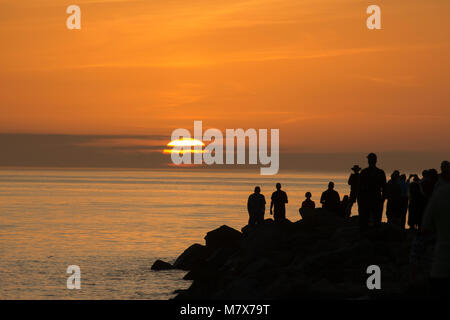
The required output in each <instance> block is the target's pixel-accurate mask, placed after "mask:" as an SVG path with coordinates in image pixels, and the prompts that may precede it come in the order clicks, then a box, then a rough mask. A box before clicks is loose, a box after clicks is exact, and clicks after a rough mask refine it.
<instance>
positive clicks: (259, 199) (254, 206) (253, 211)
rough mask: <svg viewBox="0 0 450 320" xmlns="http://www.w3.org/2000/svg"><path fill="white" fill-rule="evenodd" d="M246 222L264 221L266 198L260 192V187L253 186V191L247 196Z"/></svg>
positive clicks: (256, 222)
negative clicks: (247, 216)
mask: <svg viewBox="0 0 450 320" xmlns="http://www.w3.org/2000/svg"><path fill="white" fill-rule="evenodd" d="M247 210H248V215H249V219H248V224H249V225H254V224H261V223H263V222H264V211H265V210H266V198H264V195H262V194H261V188H260V187H255V192H254V193H252V194H251V195H250V196H249V197H248V201H247Z"/></svg>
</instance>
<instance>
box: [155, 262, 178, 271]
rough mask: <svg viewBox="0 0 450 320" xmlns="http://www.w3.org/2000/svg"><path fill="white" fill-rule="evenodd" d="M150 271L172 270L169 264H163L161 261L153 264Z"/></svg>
mask: <svg viewBox="0 0 450 320" xmlns="http://www.w3.org/2000/svg"><path fill="white" fill-rule="evenodd" d="M151 269H152V270H157V271H158V270H171V269H173V266H172V265H171V264H170V263H168V262H165V261H162V260H156V261H155V262H154V263H153V265H152V267H151Z"/></svg>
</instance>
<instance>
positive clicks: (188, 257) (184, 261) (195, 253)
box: [173, 243, 211, 270]
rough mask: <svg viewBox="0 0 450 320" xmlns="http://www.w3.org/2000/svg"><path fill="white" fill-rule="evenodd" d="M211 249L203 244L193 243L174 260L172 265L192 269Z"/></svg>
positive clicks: (177, 267)
mask: <svg viewBox="0 0 450 320" xmlns="http://www.w3.org/2000/svg"><path fill="white" fill-rule="evenodd" d="M210 252H211V250H209V249H208V248H206V247H205V246H204V245H201V244H198V243H195V244H193V245H191V246H190V247H189V248H187V249H186V250H184V252H183V253H182V254H181V255H180V256H179V257H178V258H177V259H176V260H175V262H174V264H173V266H174V268H176V269H182V270H192V269H193V268H194V267H195V266H197V265H199V264H202V263H204V261H205V260H206V258H207V257H208V255H209V254H210Z"/></svg>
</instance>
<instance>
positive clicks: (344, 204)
mask: <svg viewBox="0 0 450 320" xmlns="http://www.w3.org/2000/svg"><path fill="white" fill-rule="evenodd" d="M351 210H352V206H351V203H350V197H349V196H347V195H345V196H344V197H343V198H342V201H341V204H340V206H339V215H340V216H341V217H343V218H348V217H350V214H351Z"/></svg>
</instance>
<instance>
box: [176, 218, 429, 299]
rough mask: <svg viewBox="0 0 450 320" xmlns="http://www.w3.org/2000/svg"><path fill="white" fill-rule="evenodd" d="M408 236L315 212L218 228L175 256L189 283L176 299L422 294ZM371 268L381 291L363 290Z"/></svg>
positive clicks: (425, 267) (424, 270)
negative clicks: (364, 227) (413, 269)
mask: <svg viewBox="0 0 450 320" xmlns="http://www.w3.org/2000/svg"><path fill="white" fill-rule="evenodd" d="M413 238H414V235H413V234H411V233H408V232H406V231H404V230H401V229H399V228H396V227H395V226H391V225H387V224H385V223H383V224H382V225H381V226H380V227H378V228H370V229H369V230H368V231H367V232H366V233H363V234H362V233H361V232H360V230H359V226H358V217H350V218H346V219H344V218H342V217H339V216H338V215H336V214H335V213H332V212H328V211H326V210H322V209H316V210H315V211H314V214H312V215H311V216H309V217H308V218H306V219H304V220H300V221H297V222H294V223H292V222H290V221H289V220H286V221H284V222H281V223H280V222H274V221H273V220H272V219H267V220H265V221H264V223H263V224H261V225H256V226H245V227H244V228H242V233H241V232H239V231H237V230H234V229H232V228H230V227H227V226H222V227H220V228H218V229H215V230H213V231H211V232H208V234H207V235H206V237H205V240H206V246H202V245H199V244H196V245H193V246H191V247H190V248H188V249H187V250H186V251H185V252H184V253H183V254H182V255H181V256H180V257H179V258H178V259H177V261H176V263H175V265H176V266H178V267H180V266H182V267H183V268H184V269H188V270H190V272H189V273H188V274H186V276H185V279H187V280H193V283H192V285H191V286H190V288H189V289H187V290H184V291H182V292H180V293H179V294H178V295H177V297H176V299H298V298H307V299H310V298H314V299H316V298H317V299H322V298H334V299H351V300H363V299H379V298H381V299H386V298H388V299H389V298H402V297H414V298H418V297H426V296H427V295H429V290H428V289H427V288H426V285H425V282H423V283H419V284H415V285H414V284H411V277H410V274H411V272H410V270H409V251H410V248H411V241H412V240H413ZM370 265H378V266H380V268H381V270H382V288H383V290H368V289H367V286H366V281H367V278H368V274H367V272H366V271H367V267H368V266H370ZM429 269H430V266H429V264H425V265H423V267H422V268H421V269H420V270H421V271H420V272H421V276H422V278H420V277H419V275H418V277H419V278H420V279H426V275H427V274H428V273H429ZM421 290H422V291H421ZM373 291H377V292H373Z"/></svg>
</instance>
